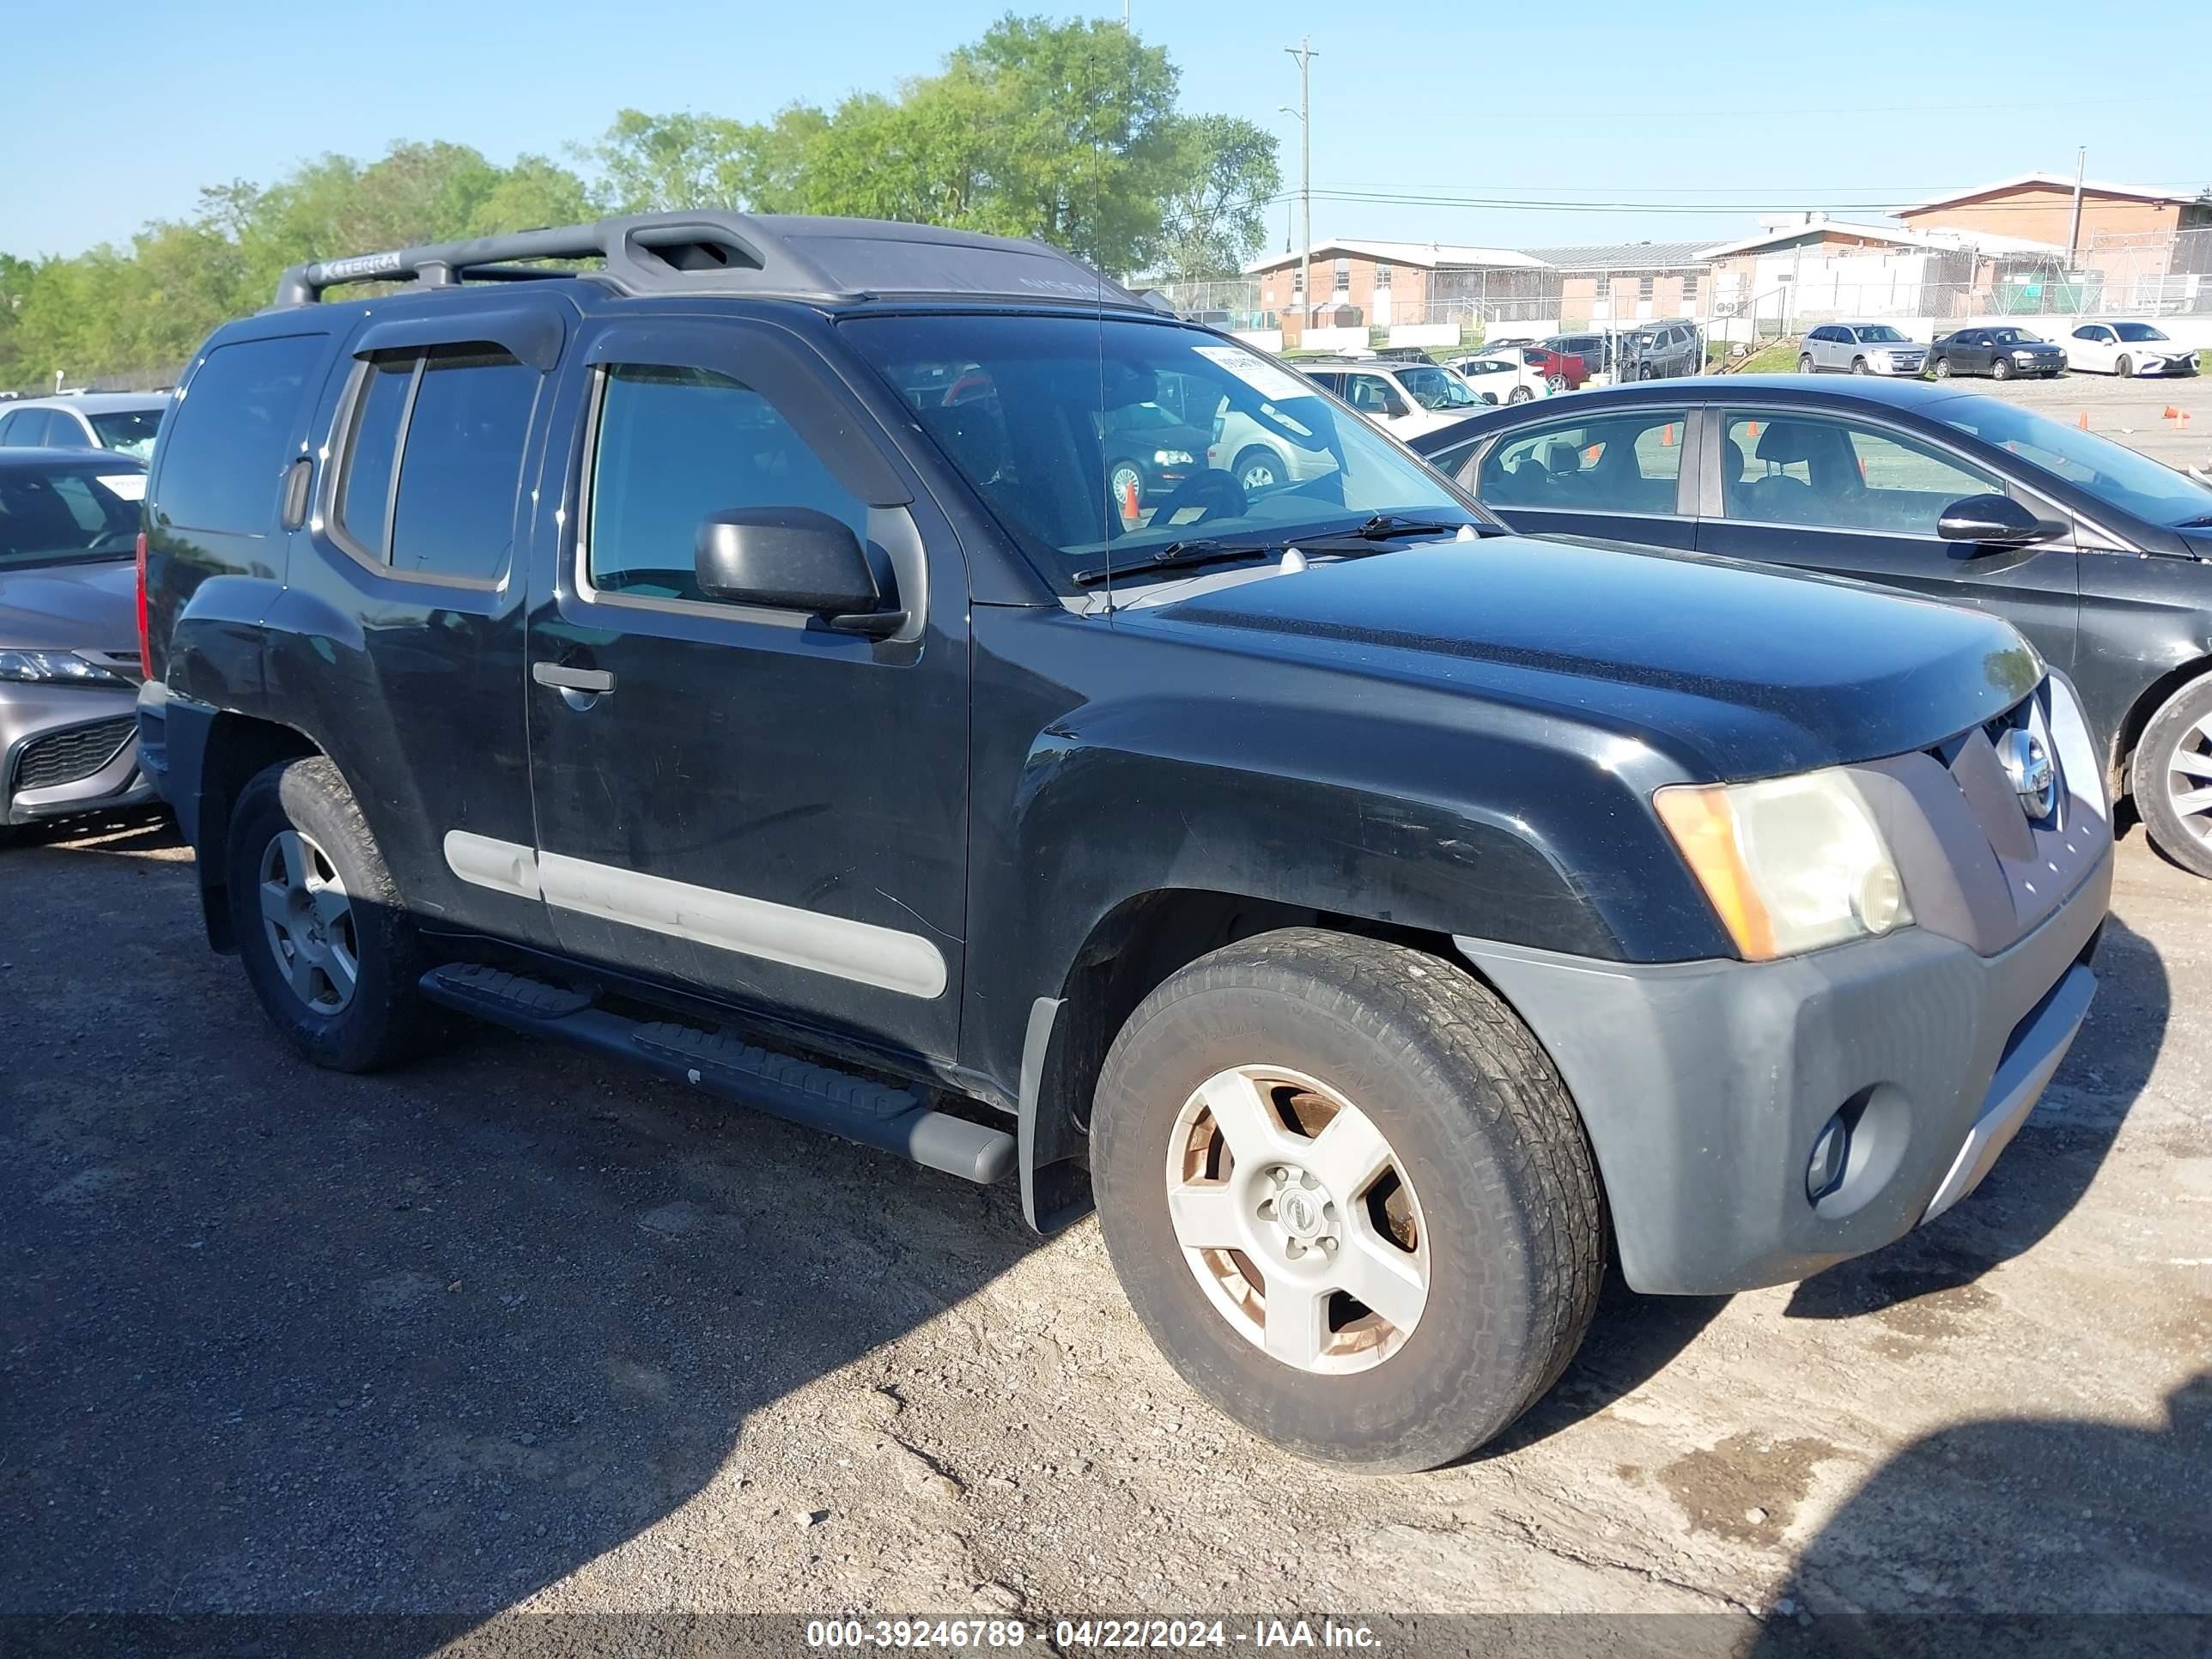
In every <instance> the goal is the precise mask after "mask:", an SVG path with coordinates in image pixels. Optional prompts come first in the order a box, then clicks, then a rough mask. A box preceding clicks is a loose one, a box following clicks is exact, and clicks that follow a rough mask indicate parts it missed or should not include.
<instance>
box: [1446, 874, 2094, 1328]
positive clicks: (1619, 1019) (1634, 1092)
mask: <svg viewBox="0 0 2212 1659" xmlns="http://www.w3.org/2000/svg"><path fill="white" fill-rule="evenodd" d="M2111 894H2112V853H2111V850H2110V848H2106V852H2105V854H2104V856H2103V857H2102V858H2101V859H2100V860H2098V861H2097V863H2096V865H2095V866H2094V868H2093V870H2092V871H2091V872H2090V874H2089V875H2088V876H2087V878H2085V879H2083V880H2082V881H2081V883H2080V884H2079V885H2078V886H2077V887H2076V888H2075V891H2074V892H2073V893H2072V894H2071V895H2070V896H2069V898H2068V899H2067V901H2066V902H2065V903H2064V904H2063V905H2062V906H2061V907H2060V908H2058V909H2057V910H2056V911H2055V912H2053V913H2052V914H2051V915H2050V916H2049V917H2048V918H2047V919H2046V920H2045V921H2044V922H2043V923H2042V925H2041V926H2039V927H2037V928H2036V929H2035V930H2034V931H2033V933H2029V934H2028V935H2027V937H2026V938H2025V939H2021V941H2020V942H2019V943H2018V944H2016V945H2013V946H2011V947H2010V948H2009V949H2008V950H2006V951H2002V952H2000V953H1999V954H1997V955H1996V956H1993V957H1981V956H1978V955H1976V954H1975V953H1974V951H1972V950H1970V949H1969V948H1967V947H1966V945H1960V944H1959V943H1957V942H1955V941H1954V940H1951V939H1942V938H1939V937H1937V936H1936V935H1935V934H1933V933H1928V932H1926V931H1925V930H1923V929H1920V928H1907V929H1905V930H1904V931H1903V932H1901V933H1895V934H1893V935H1891V936H1890V937H1889V938H1887V939H1869V940H1865V941H1863V942H1861V943H1858V944H1856V945H1839V946H1837V947H1835V948H1833V949H1832V950H1826V951H1816V952H1814V953H1813V954H1812V955H1810V956H1805V957H1796V958H1794V959H1791V960H1789V961H1784V962H1771V963H1741V962H1692V963H1661V964H1639V963H1608V962H1594V961H1589V960H1587V959H1584V958H1582V957H1565V956H1559V955H1555V954H1553V953H1550V952H1547V951H1531V950H1527V949H1524V948H1522V947H1519V946H1513V945H1492V944H1489V943H1486V942H1485V941H1482V940H1480V939H1461V940H1459V941H1458V944H1459V947H1460V949H1461V950H1462V951H1463V952H1464V953H1465V954H1466V956H1467V957H1468V960H1469V961H1470V962H1472V963H1474V965H1475V967H1476V968H1477V969H1480V971H1481V972H1482V973H1483V974H1484V975H1486V977H1487V978H1488V979H1489V980H1490V981H1492V983H1493V984H1494V985H1496V986H1497V987H1498V990H1499V992H1500V993H1501V994H1504V996H1505V998H1506V999H1507V1000H1509V1001H1510V1002H1511V1003H1512V1004H1513V1006H1514V1007H1515V1008H1516V1010H1518V1011H1519V1012H1520V1014H1521V1017H1522V1018H1523V1019H1525V1020H1526V1021H1527V1022H1528V1025H1529V1026H1530V1028H1531V1029H1532V1030H1534V1032H1535V1034H1536V1036H1537V1037H1538V1038H1539V1039H1540V1040H1541V1042H1543V1043H1544V1045H1545V1047H1546V1048H1547V1050H1549V1052H1550V1054H1551V1055H1552V1058H1553V1061H1554V1062H1555V1063H1556V1064H1557V1065H1558V1066H1559V1072H1560V1074H1561V1076H1562V1077H1563V1078H1564V1079H1565V1082H1566V1085H1567V1087H1568V1089H1569V1091H1571V1093H1572V1094H1573V1096H1574V1097H1575V1103H1576V1105H1577V1107H1578V1108H1579V1109H1581V1112H1582V1115H1583V1123H1584V1126H1585V1127H1587V1129H1588V1130H1589V1138H1590V1144H1591V1147H1592V1149H1593V1150H1594V1152H1595V1154H1596V1157H1597V1163H1598V1168H1599V1171H1600V1174H1601V1176H1602V1177H1603V1179H1604V1181H1605V1186H1606V1196H1607V1202H1608V1204H1609V1206H1610V1207H1611V1210H1612V1212H1613V1226H1614V1231H1615V1233H1616V1235H1617V1237H1618V1238H1619V1241H1620V1256H1621V1265H1622V1268H1623V1271H1624V1272H1625V1273H1626V1277H1627V1279H1628V1282H1629V1283H1630V1284H1631V1285H1632V1286H1634V1287H1635V1288H1636V1289H1638V1290H1639V1291H1660V1292H1680V1293H1684V1294H1715V1293H1720V1292H1725V1291H1739V1290H1749V1289H1752V1288H1753V1287H1755V1286H1758V1285H1774V1284H1781V1283H1784V1282H1786V1281H1788V1280H1791V1279H1802V1278H1805V1277H1807V1276H1808V1275H1809V1274H1812V1273H1817V1272H1819V1271H1820V1269H1821V1268H1823V1267H1828V1266H1830V1265H1832V1264H1833V1263H1835V1262H1837V1261H1843V1260H1844V1259H1846V1258H1847V1257H1850V1256H1854V1255H1863V1254H1864V1253H1865V1252H1866V1251H1869V1250H1871V1249H1878V1248H1879V1247H1881V1245H1884V1244H1887V1243H1890V1242H1891V1241H1892V1240H1893V1239H1895V1238H1897V1237H1899V1236H1901V1235H1902V1234H1904V1233H1905V1232H1907V1231H1910V1230H1911V1228H1913V1227H1915V1226H1917V1225H1919V1223H1920V1222H1922V1221H1923V1220H1924V1219H1926V1218H1929V1216H1931V1215H1934V1214H1936V1213H1939V1212H1942V1210H1943V1209H1945V1208H1948V1206H1950V1205H1952V1204H1954V1203H1956V1202H1957V1201H1958V1200H1960V1199H1961V1198H1963V1197H1965V1196H1966V1194H1967V1193H1969V1192H1971V1191H1972V1189H1973V1188H1974V1187H1975V1185H1976V1184H1977V1183H1978V1182H1979V1181H1980V1180H1981V1178H1982V1177H1983V1176H1984V1175H1985V1174H1986V1173H1987V1172H1988V1170H1989V1168H1990V1164H1993V1163H1994V1162H1995V1161H1996V1157H1997V1155H1998V1153H2000V1152H2002V1151H2003V1150H2004V1147H2005V1146H2006V1144H2007V1143H2008V1141H2009V1140H2010V1139H2012V1137H2013V1135H2014V1134H2015V1133H2016V1132H2017V1131H2018V1129H2019V1127H2020V1126H2021V1122H2022V1121H2025V1119H2026V1118H2027V1114H2028V1111H2029V1110H2030V1109H2031V1108H2033V1105H2034V1103H2035V1101H2036V1099H2037V1097H2039V1096H2040V1095H2041V1093H2042V1092H2043V1090H2044V1087H2045V1085H2047V1084H2048V1083H2049V1082H2050V1080H2051V1074H2052V1073H2055V1072H2056V1071H2057V1068H2058V1065H2059V1062H2060V1061H2061V1060H2063V1058H2064V1057H2065V1054H2066V1050H2067V1048H2068V1047H2069V1045H2070V1044H2071V1043H2072V1042H2073V1040H2074V1036H2075V1032H2077V1031H2078V1030H2080V1029H2081V1020H2082V1017H2083V1015H2084V1014H2085V1013H2086V1012H2087V1008H2088V1004H2089V999H2090V996H2091V994H2092V993H2093V991H2094V989H2095V987H2096V980H2095V976H2094V975H2093V973H2092V972H2091V971H2090V968H2089V958H2090V957H2091V954H2092V952H2093V946H2094V942H2095V939H2096V935H2097V931H2098V929H2099V927H2100V926H2101V925H2102V923H2103V921H2104V919H2105V913H2106V907H2107V904H2108V902H2109V900H2110V897H2111ZM1839 1111H1840V1112H1842V1113H1843V1114H1844V1116H1845V1118H1846V1121H1849V1122H1850V1124H1851V1127H1852V1134H1851V1151H1850V1159H1849V1162H1848V1164H1846V1166H1845V1170H1844V1176H1843V1178H1842V1180H1841V1182H1839V1183H1838V1185H1836V1186H1835V1187H1834V1188H1832V1190H1829V1191H1828V1192H1826V1194H1824V1195H1823V1196H1822V1197H1821V1198H1820V1200H1818V1201H1817V1202H1816V1201H1814V1200H1812V1199H1810V1198H1808V1195H1807V1190H1806V1170H1807V1165H1808V1162H1809V1161H1810V1158H1811V1156H1812V1152H1813V1148H1814V1143H1815V1141H1816V1140H1817V1139H1819V1137H1820V1133H1821V1131H1822V1130H1823V1128H1825V1127H1826V1125H1827V1123H1828V1121H1829V1120H1830V1119H1831V1118H1832V1116H1834V1115H1836V1114H1837V1113H1838V1112H1839Z"/></svg>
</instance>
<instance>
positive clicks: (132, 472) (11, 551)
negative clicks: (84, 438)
mask: <svg viewBox="0 0 2212 1659" xmlns="http://www.w3.org/2000/svg"><path fill="white" fill-rule="evenodd" d="M145 481H146V475H145V474H144V473H143V472H141V471H139V470H138V469H137V467H130V468H129V469H128V470H127V471H126V470H125V467H124V466H122V465H118V466H117V467H116V468H115V470H114V471H113V473H112V475H111V476H106V477H103V476H102V475H101V474H100V472H99V471H98V470H97V469H94V468H89V467H84V466H76V465H55V466H21V465H16V466H4V467H0V570H4V569H10V568H15V567H17V566H21V565H27V564H54V563H58V562H63V561H67V560H75V559H85V558H113V557H119V556H122V555H124V554H126V553H129V552H130V551H131V550H132V548H133V547H134V546H135V545H136V544H137V540H138V498H139V496H140V495H141V494H143V491H144V489H145Z"/></svg>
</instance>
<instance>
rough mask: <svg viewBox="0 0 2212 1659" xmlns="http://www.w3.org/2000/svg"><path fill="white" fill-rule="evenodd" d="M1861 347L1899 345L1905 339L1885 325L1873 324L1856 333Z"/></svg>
mask: <svg viewBox="0 0 2212 1659" xmlns="http://www.w3.org/2000/svg"><path fill="white" fill-rule="evenodd" d="M1858 336H1859V342H1860V343H1861V344H1863V345H1900V344H1902V343H1904V340H1905V337H1904V336H1903V335H1902V334H1899V332H1898V331H1896V330H1895V329H1893V328H1892V327H1891V326H1890V325H1888V324H1887V323H1875V324H1872V325H1869V326H1868V327H1865V328H1862V329H1860V330H1859V331H1858Z"/></svg>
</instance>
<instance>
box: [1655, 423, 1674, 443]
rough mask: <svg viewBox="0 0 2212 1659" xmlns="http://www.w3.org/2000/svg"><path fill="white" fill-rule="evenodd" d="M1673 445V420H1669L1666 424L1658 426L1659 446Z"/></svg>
mask: <svg viewBox="0 0 2212 1659" xmlns="http://www.w3.org/2000/svg"><path fill="white" fill-rule="evenodd" d="M1659 447H1660V448H1662V449H1672V448H1673V447H1674V422H1672V421H1669V422H1667V424H1666V425H1664V426H1662V427H1661V428H1659Z"/></svg>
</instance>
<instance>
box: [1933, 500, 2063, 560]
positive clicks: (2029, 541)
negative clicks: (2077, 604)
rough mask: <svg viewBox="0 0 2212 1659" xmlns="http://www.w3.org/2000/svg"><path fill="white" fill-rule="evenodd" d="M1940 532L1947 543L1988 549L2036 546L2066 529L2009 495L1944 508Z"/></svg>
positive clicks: (1937, 525)
mask: <svg viewBox="0 0 2212 1659" xmlns="http://www.w3.org/2000/svg"><path fill="white" fill-rule="evenodd" d="M2065 533H2066V526H2064V525H2063V524H2054V523H2052V522H2051V520H2048V519H2039V518H2037V517H2036V516H2035V514H2034V513H2031V512H2029V511H2028V510H2027V508H2026V507H2022V506H2021V504H2020V503H2019V502H2018V501H2015V500H2013V498H2012V497H2011V496H2009V495H1969V496H1967V497H1966V498H1965V499H1964V500H1963V501H1954V502H1952V503H1951V505H1950V506H1948V507H1945V508H1944V509H1943V516H1942V518H1940V519H1938V520H1936V534H1937V535H1938V536H1941V537H1942V538H1943V539H1944V540H1945V541H1947V542H1976V543H1978V544H1980V545H1982V546H1983V547H1985V548H2000V547H2033V545H2034V544H2036V543H2038V542H2047V541H2051V540H2055V539H2056V538H2058V537H2060V536H2063V535H2064V534H2065Z"/></svg>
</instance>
